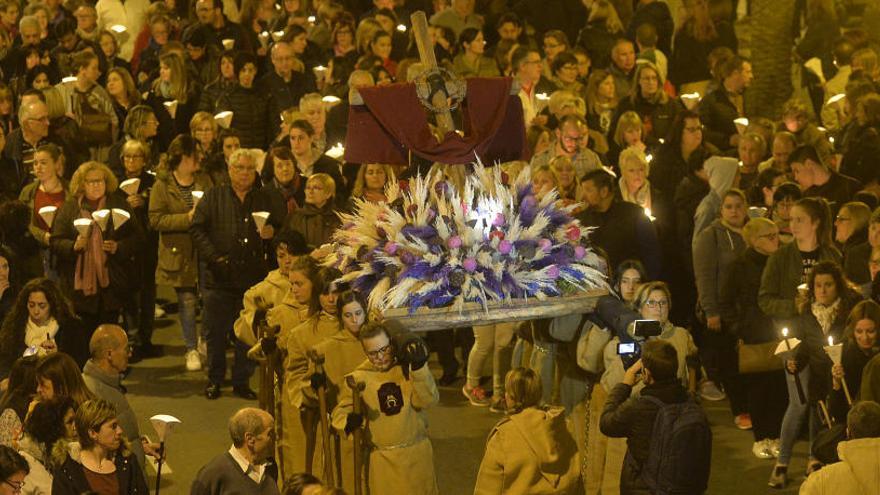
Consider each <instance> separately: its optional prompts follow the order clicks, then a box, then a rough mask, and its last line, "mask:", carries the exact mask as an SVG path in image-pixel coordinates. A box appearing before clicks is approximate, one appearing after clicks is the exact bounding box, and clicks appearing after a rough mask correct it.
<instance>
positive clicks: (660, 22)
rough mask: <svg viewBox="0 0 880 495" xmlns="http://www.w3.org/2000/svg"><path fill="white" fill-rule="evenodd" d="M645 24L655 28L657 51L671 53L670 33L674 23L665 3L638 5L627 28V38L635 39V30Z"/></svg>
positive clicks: (673, 28)
mask: <svg viewBox="0 0 880 495" xmlns="http://www.w3.org/2000/svg"><path fill="white" fill-rule="evenodd" d="M645 23H651V25H653V26H654V27H655V28H657V49H658V50H660V51H661V52H663V53H666V54H670V53H672V33H673V31H674V30H675V23H674V22H673V21H672V13H670V12H669V6H668V5H666V2H651V3H649V4H641V3H639V4H638V6H637V7H636V11H635V13H634V14H633V17H632V19H631V20H630V21H629V27H628V28H627V31H626V35H627V38H629V39H631V40H634V39H636V30H638V29H639V26H641V25H642V24H645Z"/></svg>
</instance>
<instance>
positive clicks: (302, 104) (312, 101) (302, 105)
mask: <svg viewBox="0 0 880 495" xmlns="http://www.w3.org/2000/svg"><path fill="white" fill-rule="evenodd" d="M321 98H322V97H321V94H320V93H308V94H305V95H303V96H302V98H300V99H299V111H300V112H305V109H306V107H309V106H312V105H315V106H316V107H317V108H320V109H321V110H324V102H323V100H322V99H321Z"/></svg>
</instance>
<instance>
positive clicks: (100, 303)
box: [50, 162, 143, 332]
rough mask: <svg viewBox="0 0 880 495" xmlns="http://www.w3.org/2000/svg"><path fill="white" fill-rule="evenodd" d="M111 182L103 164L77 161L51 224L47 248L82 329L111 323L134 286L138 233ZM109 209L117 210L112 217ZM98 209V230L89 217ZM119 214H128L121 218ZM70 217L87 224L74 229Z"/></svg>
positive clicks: (136, 224) (127, 209) (139, 238)
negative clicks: (101, 220) (103, 219)
mask: <svg viewBox="0 0 880 495" xmlns="http://www.w3.org/2000/svg"><path fill="white" fill-rule="evenodd" d="M117 185H118V183H117V181H116V177H115V176H114V175H113V173H112V172H111V171H110V169H109V168H107V166H106V165H104V164H102V163H98V162H86V163H83V164H82V165H80V167H79V169H77V171H76V172H75V173H74V174H73V180H71V181H70V195H68V197H67V199H66V200H65V202H64V204H63V205H62V206H61V208H59V210H58V214H57V215H56V217H55V222H54V224H53V225H52V235H51V238H50V246H51V249H52V252H53V253H54V254H55V255H56V256H57V257H58V272H59V274H60V277H61V286H62V288H63V290H64V292H65V293H66V294H69V295H70V296H69V297H70V298H71V299H72V300H73V305H74V308H75V309H76V312H77V314H79V315H80V317H81V318H82V319H83V322H84V323H85V327H86V329H87V330H88V332H92V331H94V329H95V328H97V326H98V325H99V324H101V323H116V322H117V321H118V319H119V312H120V310H121V309H122V305H123V302H124V301H125V298H126V297H127V296H129V295H130V294H131V293H133V292H134V291H135V290H136V288H137V287H138V285H139V280H137V274H138V273H139V270H138V269H137V266H138V265H137V263H138V259H137V256H136V254H137V250H138V248H139V246H141V244H142V242H143V232H142V230H141V226H140V223H139V222H138V220H137V217H136V216H134V215H131V210H130V207H129V205H128V203H127V202H126V200H125V197H124V196H123V195H122V194H119V193H117V192H116V191H117ZM111 209H115V210H117V212H118V213H117V215H115V216H116V218H114V215H113V214H112V212H110V211H109V210H111ZM99 210H104V212H106V214H107V217H106V226H105V228H104V229H102V228H101V226H100V225H99V223H98V222H97V221H94V220H92V219H93V213H95V212H97V211H99ZM125 215H128V216H129V218H128V219H127V220H125V221H124V222H122V218H123V217H124V216H125ZM75 220H79V221H80V223H85V224H90V226H89V227H87V228H86V227H82V230H78V229H77V225H74V221H75ZM89 220H92V221H91V222H89Z"/></svg>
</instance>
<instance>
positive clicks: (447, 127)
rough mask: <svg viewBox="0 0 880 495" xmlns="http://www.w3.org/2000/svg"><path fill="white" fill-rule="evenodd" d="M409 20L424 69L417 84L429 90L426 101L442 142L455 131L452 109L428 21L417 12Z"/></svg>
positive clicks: (421, 13) (423, 15)
mask: <svg viewBox="0 0 880 495" xmlns="http://www.w3.org/2000/svg"><path fill="white" fill-rule="evenodd" d="M410 20H411V21H412V27H413V37H414V38H415V40H416V46H417V47H418V49H419V59H420V60H421V62H422V65H423V67H424V72H423V73H422V75H421V76H420V77H421V78H422V81H418V82H423V83H427V85H428V87H429V88H430V94H429V98H428V100H429V101H430V102H431V107H432V108H431V109H432V110H433V113H434V118H435V119H436V124H437V133H438V134H439V139H438V141H442V140H443V136H446V133H448V132H450V131H454V130H455V124H454V123H453V121H452V108H450V105H449V91H448V90H447V89H446V81H444V79H443V73H442V72H440V68H439V67H438V66H437V57H436V56H435V55H434V46H433V45H432V43H431V35H430V34H429V33H428V19H427V17H426V16H425V13H424V12H422V11H421V10H419V11H418V12H415V13H414V14H412V15H411V16H410Z"/></svg>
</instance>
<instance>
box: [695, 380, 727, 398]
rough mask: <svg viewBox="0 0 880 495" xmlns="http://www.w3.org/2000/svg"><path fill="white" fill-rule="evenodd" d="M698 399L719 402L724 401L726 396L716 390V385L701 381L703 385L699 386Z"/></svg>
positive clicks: (718, 389) (710, 381)
mask: <svg viewBox="0 0 880 495" xmlns="http://www.w3.org/2000/svg"><path fill="white" fill-rule="evenodd" d="M700 397H702V398H703V399H705V400H711V401H719V400H724V398H725V397H727V396H726V395H724V392H722V391H721V389H720V388H718V385H715V382H713V381H712V380H703V383H701V384H700Z"/></svg>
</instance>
